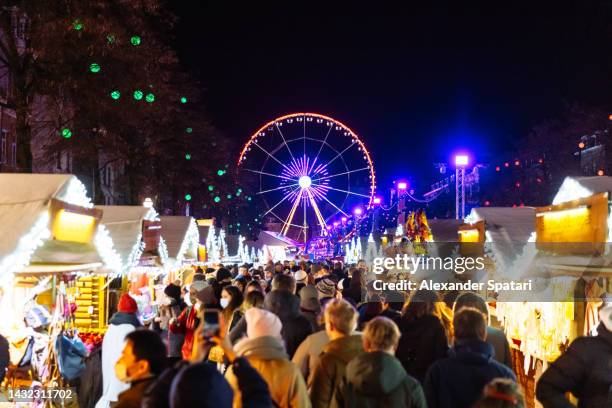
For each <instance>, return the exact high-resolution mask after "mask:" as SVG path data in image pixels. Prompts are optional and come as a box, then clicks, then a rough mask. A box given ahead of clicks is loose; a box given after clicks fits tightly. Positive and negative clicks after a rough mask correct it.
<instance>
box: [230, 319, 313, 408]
mask: <svg viewBox="0 0 612 408" xmlns="http://www.w3.org/2000/svg"><path fill="white" fill-rule="evenodd" d="M244 317H245V319H246V322H247V337H246V338H244V339H242V340H240V341H239V342H238V343H237V344H236V345H235V346H234V350H235V352H236V355H237V356H239V357H246V359H247V361H248V362H249V364H250V365H251V366H252V367H253V368H254V369H255V370H256V371H257V372H258V373H259V375H261V376H262V377H263V379H264V380H265V381H266V383H267V384H268V388H269V390H270V395H271V397H272V400H273V401H274V403H275V404H276V405H277V406H279V407H286V408H298V407H299V408H303V407H310V406H311V405H310V400H309V399H308V391H307V390H306V384H305V383H304V379H303V378H302V374H301V373H300V370H299V369H298V368H297V366H296V365H295V364H293V363H292V362H291V361H289V358H288V356H287V353H286V352H285V348H284V347H283V340H282V336H281V331H282V328H283V326H282V323H281V321H280V319H279V318H278V316H276V315H275V314H274V313H271V312H269V311H267V310H263V309H258V308H251V309H249V310H247V311H246V312H245V315H244ZM233 370H234V368H233V367H232V366H230V368H229V369H228V370H227V373H226V378H227V380H228V382H229V383H230V385H231V386H232V389H233V390H234V408H240V407H242V406H243V403H242V396H241V390H240V387H239V385H238V379H237V378H236V375H235V374H234V371H233Z"/></svg>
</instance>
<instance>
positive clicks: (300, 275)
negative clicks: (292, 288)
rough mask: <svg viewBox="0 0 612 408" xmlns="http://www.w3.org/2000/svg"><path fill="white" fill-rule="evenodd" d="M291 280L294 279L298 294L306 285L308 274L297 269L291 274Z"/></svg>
mask: <svg viewBox="0 0 612 408" xmlns="http://www.w3.org/2000/svg"><path fill="white" fill-rule="evenodd" d="M293 279H295V285H296V292H297V293H299V292H300V289H302V288H303V287H304V286H305V285H306V283H308V274H307V273H306V271H304V270H302V269H299V270H297V271H295V272H293Z"/></svg>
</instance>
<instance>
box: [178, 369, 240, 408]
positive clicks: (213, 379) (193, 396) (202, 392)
mask: <svg viewBox="0 0 612 408" xmlns="http://www.w3.org/2000/svg"><path fill="white" fill-rule="evenodd" d="M233 401H234V392H233V391H232V387H231V386H230V385H229V383H228V382H227V380H226V379H225V378H223V376H222V375H221V373H219V370H217V367H216V366H215V365H213V364H210V363H207V362H204V363H197V364H192V365H188V366H186V367H184V368H182V369H181V370H180V371H179V372H178V373H177V374H176V376H175V377H174V379H173V381H172V384H171V388H170V395H169V406H170V408H192V407H198V408H231V407H232V404H233Z"/></svg>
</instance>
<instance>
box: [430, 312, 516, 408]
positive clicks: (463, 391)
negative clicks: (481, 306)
mask: <svg viewBox="0 0 612 408" xmlns="http://www.w3.org/2000/svg"><path fill="white" fill-rule="evenodd" d="M453 327H454V330H455V343H454V346H453V348H452V349H451V350H450V352H449V357H448V358H445V359H442V360H438V361H437V362H435V363H434V364H433V365H432V366H431V367H430V368H429V371H427V375H426V376H425V382H424V384H423V387H424V389H425V395H426V397H427V404H428V406H429V408H469V407H471V406H472V405H473V404H474V403H475V402H476V401H477V400H478V399H479V398H480V395H481V393H482V390H483V388H484V386H485V385H486V384H487V383H489V382H490V381H491V380H493V379H495V378H509V379H511V380H513V381H516V377H515V375H514V373H513V372H512V370H510V369H509V368H508V367H507V366H505V365H503V364H500V363H498V362H497V361H495V360H494V359H493V352H494V351H493V347H492V346H491V345H490V344H489V343H487V342H486V341H485V339H486V336H487V322H486V318H485V315H483V314H482V312H481V311H480V310H478V309H475V308H472V307H463V308H461V309H459V311H458V312H457V313H456V314H455V317H454V320H453Z"/></svg>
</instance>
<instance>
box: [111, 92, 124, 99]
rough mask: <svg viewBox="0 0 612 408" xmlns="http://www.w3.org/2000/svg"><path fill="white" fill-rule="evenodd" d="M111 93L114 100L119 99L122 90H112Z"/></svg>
mask: <svg viewBox="0 0 612 408" xmlns="http://www.w3.org/2000/svg"><path fill="white" fill-rule="evenodd" d="M110 95H111V98H113V99H114V100H117V99H119V98H121V92H119V91H117V90H115V91H113V92H111V94H110Z"/></svg>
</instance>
